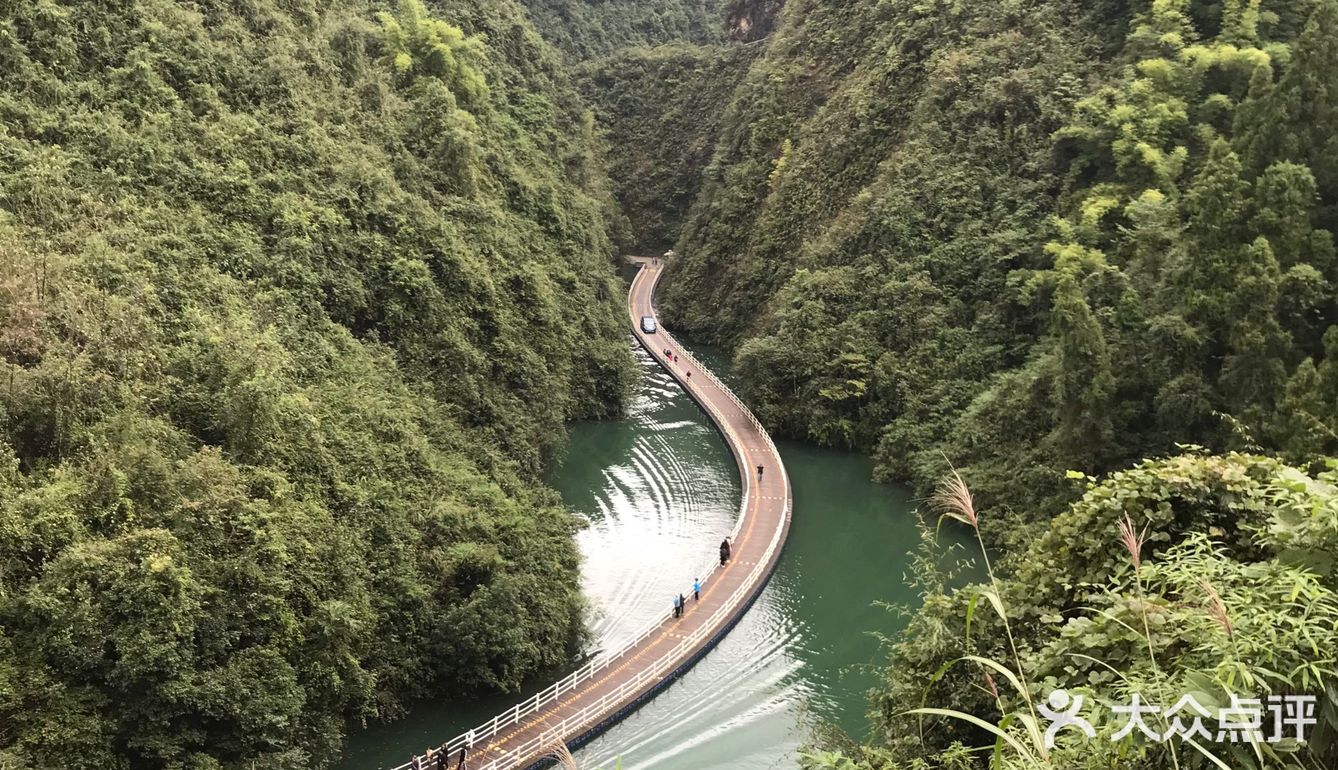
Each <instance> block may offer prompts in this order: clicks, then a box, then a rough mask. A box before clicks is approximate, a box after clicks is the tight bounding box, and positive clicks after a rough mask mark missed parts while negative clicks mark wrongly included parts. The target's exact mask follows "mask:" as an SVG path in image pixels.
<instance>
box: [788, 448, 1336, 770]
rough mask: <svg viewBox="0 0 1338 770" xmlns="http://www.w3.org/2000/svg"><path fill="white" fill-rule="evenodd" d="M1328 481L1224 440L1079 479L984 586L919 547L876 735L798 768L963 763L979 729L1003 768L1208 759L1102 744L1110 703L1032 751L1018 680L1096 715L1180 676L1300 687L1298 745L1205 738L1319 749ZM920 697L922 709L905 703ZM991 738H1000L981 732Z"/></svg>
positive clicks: (1269, 688)
mask: <svg viewBox="0 0 1338 770" xmlns="http://www.w3.org/2000/svg"><path fill="white" fill-rule="evenodd" d="M1076 475H1077V476H1078V477H1080V478H1081V474H1076ZM1335 482H1338V472H1335V471H1334V470H1332V468H1330V470H1327V471H1325V472H1322V473H1319V474H1315V475H1307V474H1306V473H1305V472H1303V471H1301V470H1300V469H1297V468H1293V467H1289V466H1287V465H1284V464H1282V463H1280V462H1278V461H1276V460H1273V459H1270V458H1263V457H1255V456H1249V455H1239V454H1231V455H1225V456H1209V455H1199V454H1189V455H1182V456H1177V457H1173V458H1170V459H1167V460H1160V461H1149V462H1145V463H1142V464H1140V465H1138V466H1136V467H1135V468H1132V469H1130V470H1128V471H1124V472H1121V473H1118V474H1114V475H1112V476H1111V477H1109V478H1107V479H1104V480H1101V481H1096V480H1095V479H1091V480H1090V481H1089V483H1088V486H1087V490H1086V492H1085V494H1084V495H1083V497H1082V499H1081V500H1079V501H1078V502H1076V503H1075V504H1074V505H1073V506H1072V507H1071V508H1070V509H1069V510H1068V511H1066V512H1065V513H1063V514H1061V515H1060V516H1059V517H1057V518H1056V519H1055V520H1054V521H1053V522H1052V524H1051V525H1050V526H1049V527H1048V528H1046V530H1045V534H1044V535H1043V536H1042V537H1040V538H1039V539H1036V540H1035V541H1034V542H1032V543H1031V544H1030V545H1029V546H1026V547H1025V548H1023V549H1020V550H1019V551H1017V552H1016V554H1015V556H1013V557H1012V558H1011V559H1010V560H1009V568H1010V569H1011V571H1012V573H1013V574H1012V575H1011V577H1008V578H1005V579H1004V580H1003V581H1002V585H1001V586H1000V587H999V588H998V589H997V594H995V596H997V601H994V600H993V599H992V600H991V601H990V602H988V603H987V602H985V601H981V598H982V597H983V596H985V595H987V594H991V593H993V589H991V588H990V587H988V586H966V587H963V588H951V587H949V586H948V583H947V581H946V580H945V579H944V578H943V577H942V576H941V575H938V574H937V573H936V572H935V571H934V570H933V568H932V565H933V564H934V563H935V562H934V559H933V558H932V556H925V557H922V558H921V559H920V562H921V563H922V564H923V565H925V566H926V569H924V570H923V571H917V574H919V575H921V576H923V579H922V580H921V584H922V586H923V587H924V590H925V604H924V607H923V609H921V610H920V611H919V612H918V613H917V614H916V615H915V617H914V619H913V620H912V622H911V624H910V627H909V628H908V629H907V630H906V632H904V633H903V634H902V635H901V636H900V637H899V638H897V639H895V640H891V641H890V642H889V645H888V650H889V653H890V656H891V661H892V664H893V665H892V666H891V667H890V668H888V669H887V671H886V674H885V679H884V682H883V684H882V685H881V686H880V687H879V688H878V689H877V690H876V691H875V693H874V694H873V697H874V705H875V711H874V713H873V717H874V719H875V721H876V723H877V725H878V731H877V734H878V736H879V737H878V739H877V740H876V741H875V742H874V745H871V746H868V747H863V748H861V749H857V750H855V751H853V752H844V753H843V754H838V755H835V756H828V757H825V758H824V757H816V756H815V757H813V758H811V759H810V762H812V763H813V764H812V766H813V767H851V768H865V769H866V770H867V769H869V768H878V769H880V770H881V769H882V768H900V767H921V768H967V767H972V768H977V767H985V766H987V765H989V764H990V762H991V752H992V751H997V750H998V749H996V745H998V746H999V748H1001V752H1002V753H1001V755H999V754H996V755H995V757H996V759H997V761H999V762H1000V764H997V765H992V766H999V767H1007V768H1041V767H1046V768H1103V767H1121V768H1149V770H1150V769H1151V768H1166V767H1171V766H1176V767H1182V768H1207V767H1220V765H1217V764H1215V763H1213V762H1212V761H1211V760H1209V759H1208V758H1206V756H1204V755H1201V754H1199V753H1198V752H1196V751H1194V750H1193V749H1191V748H1190V747H1189V746H1188V745H1187V744H1180V748H1179V751H1178V752H1177V755H1175V756H1173V755H1172V754H1171V751H1172V750H1173V749H1172V744H1171V743H1157V742H1151V741H1147V740H1143V739H1141V738H1140V737H1137V736H1135V737H1134V738H1131V739H1124V740H1121V741H1115V740H1113V739H1112V733H1113V732H1114V731H1115V730H1116V729H1118V728H1119V727H1120V726H1121V724H1120V721H1121V720H1119V719H1114V720H1112V719H1110V718H1099V719H1098V721H1097V722H1096V724H1097V727H1098V735H1097V736H1096V737H1095V738H1093V739H1091V740H1087V739H1085V738H1082V737H1073V736H1068V737H1061V738H1060V742H1059V745H1058V747H1057V748H1056V749H1055V750H1053V751H1046V750H1045V749H1044V747H1043V746H1040V745H1039V742H1038V741H1036V740H1035V738H1036V736H1035V735H1033V734H1031V733H1030V732H1029V731H1028V730H1026V729H1024V725H1025V724H1026V721H1027V719H1026V716H1027V714H1028V713H1030V712H1029V709H1028V704H1027V701H1026V699H1025V698H1024V697H1023V695H1022V693H1023V692H1024V691H1026V692H1029V693H1030V696H1031V697H1032V698H1035V697H1043V696H1044V694H1045V693H1048V692H1049V691H1051V690H1054V689H1067V690H1069V691H1072V692H1078V693H1082V694H1083V695H1084V698H1085V699H1086V701H1087V703H1088V704H1089V706H1090V707H1091V708H1092V709H1095V711H1089V712H1088V713H1089V714H1093V713H1104V714H1106V715H1109V714H1110V712H1109V710H1108V709H1109V707H1110V706H1112V705H1118V704H1127V703H1128V702H1129V700H1130V696H1131V695H1132V694H1133V693H1135V692H1137V693H1140V694H1141V695H1142V696H1143V697H1144V700H1145V702H1156V703H1162V704H1164V705H1165V704H1169V703H1172V702H1174V701H1175V700H1178V699H1179V698H1180V697H1181V696H1182V695H1184V694H1186V693H1192V694H1194V696H1195V698H1196V700H1198V701H1199V702H1200V703H1201V704H1203V705H1204V706H1206V707H1208V708H1209V709H1212V708H1215V707H1217V706H1226V705H1228V704H1229V703H1230V696H1231V695H1232V694H1236V695H1239V696H1241V697H1258V696H1266V695H1281V694H1296V693H1301V694H1309V695H1315V696H1318V699H1319V713H1318V715H1317V716H1318V720H1319V726H1318V727H1317V728H1316V729H1315V730H1314V731H1313V732H1312V733H1311V734H1310V736H1309V737H1310V740H1309V742H1308V743H1307V744H1306V745H1304V746H1301V747H1297V746H1295V745H1290V746H1289V745H1287V744H1285V743H1284V744H1276V745H1260V746H1258V747H1252V746H1246V745H1235V744H1222V743H1207V745H1206V748H1207V749H1208V750H1209V751H1211V752H1215V753H1217V754H1218V755H1219V759H1221V760H1222V761H1225V762H1226V763H1227V764H1228V766H1230V767H1236V768H1260V769H1261V770H1262V768H1304V767H1329V766H1332V764H1333V762H1334V760H1335V756H1338V742H1335V740H1334V731H1333V725H1334V720H1335V718H1338V708H1336V707H1335V703H1338V700H1335V698H1334V694H1335V693H1336V692H1338V681H1335V680H1334V672H1333V667H1332V660H1331V656H1330V655H1329V652H1328V651H1330V650H1332V649H1334V648H1335V645H1338V636H1336V635H1338V571H1335V567H1336V565H1338V551H1335V550H1334V549H1335V546H1338V485H1336V484H1335ZM990 515H991V514H990V512H988V511H985V512H983V513H982V514H981V516H982V519H986V520H987V519H988V518H989V517H990ZM1126 517H1127V518H1126ZM1122 521H1126V522H1128V527H1127V528H1126V529H1125V533H1126V534H1127V536H1128V537H1127V538H1122V536H1121V526H1120V522H1122ZM1015 645H1016V647H1015ZM1014 649H1017V650H1018V654H1016V656H1015V655H1014V653H1013V652H1012V651H1013V650H1014ZM1014 661H1018V662H1017V663H1014ZM929 672H938V673H937V674H934V675H933V676H930V677H929V678H928V679H927V676H929ZM987 675H991V676H990V678H989V679H987V678H986V677H987ZM996 681H997V686H996V685H995V682H996ZM1005 681H1008V682H1010V683H1012V685H1019V686H1023V687H1024V690H1018V689H1014V687H1013V686H1012V685H1009V684H1005ZM1027 682H1030V683H1031V684H1030V689H1029V690H1026V689H1025V684H1024V683H1027ZM921 703H927V704H929V705H930V706H932V707H933V708H932V709H930V711H932V712H933V713H928V712H924V713H922V715H920V716H917V715H915V714H907V712H909V711H913V710H914V709H915V708H916V706H917V705H919V704H921ZM1103 709H1104V712H1102V710H1103ZM954 713H955V714H959V715H970V716H972V717H974V718H975V719H979V720H982V724H983V726H982V725H981V724H973V723H972V722H969V721H964V719H965V717H960V718H955V717H953V716H952V714H954ZM986 728H988V729H986ZM999 735H1007V736H1009V738H1008V740H1007V741H1004V742H1002V743H1001V744H996V740H997V739H998V737H999ZM1009 746H1015V747H1017V746H1020V747H1021V748H1020V749H1017V750H1015V749H1014V748H1009ZM972 748H975V749H977V750H976V751H974V752H973V751H971V749H972ZM850 757H854V758H853V759H852V758H850Z"/></svg>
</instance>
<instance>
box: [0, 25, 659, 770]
mask: <svg viewBox="0 0 1338 770" xmlns="http://www.w3.org/2000/svg"><path fill="white" fill-rule="evenodd" d="M433 8H434V11H435V12H436V13H439V14H440V16H436V15H433V14H430V13H428V12H427V11H426V10H425V9H424V7H423V5H421V4H420V3H418V2H416V0H406V2H405V3H404V4H403V5H401V6H400V7H399V8H398V9H396V10H395V11H393V12H387V13H381V14H379V15H377V14H375V13H374V12H375V10H377V9H374V8H372V7H369V6H367V5H366V4H363V3H358V2H346V1H344V0H339V1H337V2H333V3H324V4H310V3H286V2H285V3H280V2H269V1H268V0H261V1H259V2H251V3H243V4H234V5H219V4H214V3H204V4H177V3H170V2H160V1H158V0H148V1H146V2H139V3H111V4H108V3H91V2H75V3H65V4H58V3H50V2H38V3H26V4H18V5H11V6H8V7H7V9H6V10H5V11H4V12H3V14H0V63H2V66H0V112H2V113H3V116H4V120H3V124H4V128H3V129H0V158H3V159H4V162H3V164H0V382H2V383H4V385H3V386H0V765H4V766H5V767H34V768H36V767H63V768H72V769H75V770H77V769H79V768H94V767H97V768H149V769H152V768H164V769H166V768H200V769H203V768H275V769H277V768H306V767H320V766H326V765H328V764H329V763H330V762H331V761H332V760H333V759H334V758H335V757H336V756H337V753H338V750H339V747H340V743H341V741H342V736H343V733H344V731H345V729H346V726H347V725H348V724H349V723H350V720H352V722H353V723H356V722H358V721H362V720H367V719H375V718H384V717H393V716H395V715H397V714H398V713H399V712H400V711H401V710H402V708H403V704H404V703H405V702H406V701H407V700H409V699H413V698H419V697H426V696H429V695H432V696H434V697H462V696H467V695H469V694H471V693H474V692H476V691H477V690H480V689H486V690H503V691H510V692H514V691H516V690H518V689H519V687H520V685H521V682H522V681H523V680H524V679H525V678H526V677H529V676H532V675H536V674H539V673H541V672H546V671H548V670H550V669H552V668H554V667H558V666H561V665H563V664H565V663H566V662H567V661H568V660H569V659H570V655H571V654H572V653H573V652H574V651H575V649H576V647H577V646H578V645H579V644H580V643H581V641H582V635H583V628H584V624H583V619H582V609H583V608H582V601H581V597H580V594H579V590H578V586H577V582H576V576H577V568H578V555H577V552H576V549H575V545H574V543H573V540H572V533H573V531H574V529H575V527H576V526H577V523H576V522H575V521H574V520H573V519H572V517H571V516H570V515H569V514H568V513H567V512H566V511H565V510H564V509H563V508H562V507H561V505H560V503H559V501H558V499H557V496H556V495H555V494H554V493H553V492H551V491H549V490H546V489H544V488H543V487H542V486H541V485H540V484H539V483H538V481H537V475H538V471H539V470H540V469H541V468H542V467H543V465H544V464H545V463H546V462H548V461H550V460H551V459H552V458H553V457H554V456H556V455H557V454H558V452H560V451H561V448H562V443H563V441H564V438H565V437H564V431H563V428H562V425H563V422H564V421H566V420H568V419H571V418H574V417H582V416H600V415H607V414H612V413H616V412H617V411H618V410H619V409H620V408H621V404H622V400H623V398H624V397H625V394H626V392H627V389H628V385H629V383H630V381H631V378H632V376H633V372H634V370H633V366H632V362H631V360H630V357H629V356H628V355H627V350H626V336H625V329H624V325H625V319H624V318H623V310H622V291H621V289H620V288H619V286H618V283H617V280H616V277H615V274H614V271H613V270H612V265H611V262H610V256H611V245H610V240H609V236H608V233H607V232H606V225H605V219H606V214H607V212H608V211H609V210H610V208H611V206H612V202H611V199H609V198H608V196H607V193H606V192H604V191H605V190H606V189H607V184H606V182H605V181H604V180H603V169H602V160H601V158H600V157H599V155H598V148H597V147H596V146H594V137H593V136H592V133H591V132H590V131H588V130H582V125H583V124H582V121H581V118H582V117H583V116H584V114H585V110H584V108H583V107H582V105H581V102H580V99H579V96H578V95H577V92H576V91H575V90H574V88H572V87H571V85H570V83H569V81H568V80H567V79H566V77H565V76H564V75H563V73H562V71H561V69H560V67H559V64H558V62H559V59H558V56H557V54H556V53H555V52H554V51H553V50H552V49H550V48H549V47H548V46H547V45H546V44H544V43H543V42H542V41H541V40H540V38H539V37H538V35H537V34H536V33H535V32H534V31H533V30H532V29H531V28H530V26H529V25H528V22H527V21H525V19H524V18H523V15H522V12H521V11H520V9H519V8H518V7H516V6H514V5H513V4H511V3H509V2H505V1H503V0H498V1H497V2H485V3H476V2H471V3H465V2H452V1H450V0H448V1H447V2H444V3H440V4H437V5H435V6H434V7H433Z"/></svg>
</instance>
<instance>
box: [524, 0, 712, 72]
mask: <svg viewBox="0 0 1338 770" xmlns="http://www.w3.org/2000/svg"><path fill="white" fill-rule="evenodd" d="M521 2H522V3H523V4H524V6H525V8H526V10H527V11H528V12H529V15H530V18H531V19H533V20H534V24H535V26H536V27H538V28H539V29H540V30H542V31H543V35H544V37H545V39H547V40H548V41H549V42H550V43H552V44H553V45H554V46H556V47H557V48H558V49H560V50H561V51H563V52H564V53H566V54H567V55H568V57H569V58H570V59H571V60H572V61H586V60H592V59H598V58H600V57H603V56H607V55H609V54H612V53H615V52H617V51H619V50H620V49H624V48H632V47H643V46H654V45H659V44H662V43H694V44H698V45H704V44H709V43H719V42H723V41H724V39H725V23H724V19H725V7H724V4H723V2H722V0H665V1H664V2H654V3H650V2H645V0H521Z"/></svg>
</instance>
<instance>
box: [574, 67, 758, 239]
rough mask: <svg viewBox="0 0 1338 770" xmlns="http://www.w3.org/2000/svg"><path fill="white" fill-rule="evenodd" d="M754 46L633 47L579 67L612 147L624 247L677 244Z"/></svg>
mask: <svg viewBox="0 0 1338 770" xmlns="http://www.w3.org/2000/svg"><path fill="white" fill-rule="evenodd" d="M755 53H756V50H755V49H749V48H748V47H746V46H738V45H713V46H697V45H687V44H667V45H661V46H656V47H654V48H642V47H634V48H626V49H623V50H620V51H618V52H617V53H614V54H610V55H609V56H606V57H604V58H601V59H597V60H595V61H591V62H584V63H581V64H580V65H578V66H577V68H576V70H575V76H576V83H577V87H578V88H579V89H580V91H581V93H582V94H583V95H584V96H585V97H586V99H587V100H588V103H589V104H590V105H591V108H592V109H593V110H594V111H595V115H596V119H597V121H598V123H599V126H600V128H601V129H602V136H603V140H604V143H605V146H606V147H607V156H608V164H609V176H610V184H611V185H612V187H611V189H612V191H613V194H614V197H615V198H616V199H617V201H618V203H619V205H620V207H621V211H622V213H623V214H624V215H625V217H626V225H627V228H628V233H627V235H626V238H625V240H626V241H627V243H626V244H625V246H626V247H627V248H628V249H629V250H630V251H632V252H633V253H638V254H659V253H661V252H663V251H665V250H666V249H668V248H670V247H672V246H673V245H674V243H675V241H676V240H677V239H678V235H679V232H680V231H681V230H682V227H683V223H684V221H685V219H686V217H687V212H688V207H689V206H690V205H691V204H692V202H693V200H695V199H696V197H697V194H698V192H699V191H700V190H701V185H702V179H703V176H704V173H705V171H706V167H707V164H708V163H710V161H711V157H712V155H713V153H714V150H715V142H716V137H717V136H718V135H719V132H720V128H721V118H722V117H723V116H724V114H725V111H726V108H727V107H728V105H729V103H730V100H731V99H732V98H733V96H734V89H735V88H736V87H737V86H738V84H739V81H740V80H741V79H742V77H743V75H744V73H746V72H747V69H748V63H749V61H751V59H752V57H753V56H754V55H755Z"/></svg>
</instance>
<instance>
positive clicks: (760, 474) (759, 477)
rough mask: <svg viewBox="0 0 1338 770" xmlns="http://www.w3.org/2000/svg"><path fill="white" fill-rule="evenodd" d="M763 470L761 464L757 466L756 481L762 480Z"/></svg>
mask: <svg viewBox="0 0 1338 770" xmlns="http://www.w3.org/2000/svg"><path fill="white" fill-rule="evenodd" d="M764 470H766V468H764V467H762V466H761V465H759V466H757V480H758V481H761V480H762V471H764Z"/></svg>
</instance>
